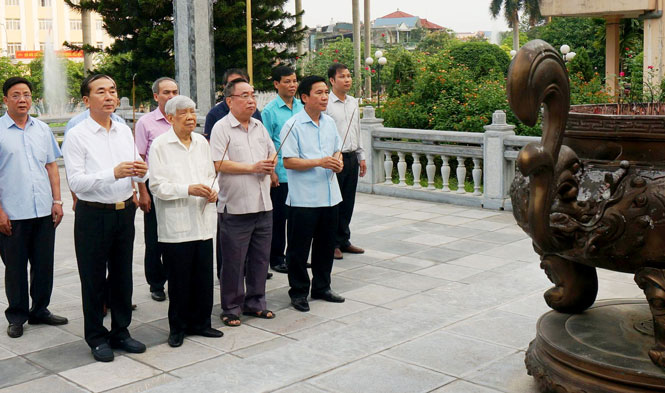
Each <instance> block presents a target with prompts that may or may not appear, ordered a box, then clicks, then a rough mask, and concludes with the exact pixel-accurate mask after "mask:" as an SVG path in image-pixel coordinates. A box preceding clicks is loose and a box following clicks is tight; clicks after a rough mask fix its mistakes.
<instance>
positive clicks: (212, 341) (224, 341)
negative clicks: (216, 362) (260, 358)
mask: <svg viewBox="0 0 665 393" xmlns="http://www.w3.org/2000/svg"><path fill="white" fill-rule="evenodd" d="M220 330H222V331H223V332H224V336H223V337H222V338H221V339H220V338H210V337H201V336H188V337H187V339H188V340H192V341H194V342H197V343H199V344H203V345H206V346H208V347H211V348H215V349H218V350H220V351H224V352H233V351H237V350H239V349H243V348H247V347H250V346H252V345H256V344H259V343H262V342H265V341H269V340H273V339H275V338H277V337H279V336H278V335H276V334H273V333H270V332H267V331H265V330H262V329H257V328H255V327H252V326H250V325H248V324H246V323H245V324H243V325H241V326H239V327H229V326H223V327H222V328H220Z"/></svg>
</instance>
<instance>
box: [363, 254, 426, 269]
mask: <svg viewBox="0 0 665 393" xmlns="http://www.w3.org/2000/svg"><path fill="white" fill-rule="evenodd" d="M432 265H434V262H433V261H430V260H427V259H417V258H411V257H397V258H394V259H389V260H385V261H381V262H378V263H376V264H375V265H374V266H379V267H385V268H387V269H393V270H399V271H403V272H414V271H416V270H420V269H424V268H427V267H430V266H432Z"/></svg>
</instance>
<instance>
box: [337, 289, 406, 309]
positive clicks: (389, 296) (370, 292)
mask: <svg viewBox="0 0 665 393" xmlns="http://www.w3.org/2000/svg"><path fill="white" fill-rule="evenodd" d="M342 295H343V296H344V297H346V298H348V299H352V300H356V301H359V302H363V303H368V304H374V305H381V304H385V303H388V302H391V301H393V300H395V299H399V298H401V297H405V296H408V295H409V292H407V291H403V290H401V289H395V288H389V287H385V286H383V285H376V284H368V285H366V286H364V287H362V288H359V289H354V290H352V291H348V292H344V293H343V294H342Z"/></svg>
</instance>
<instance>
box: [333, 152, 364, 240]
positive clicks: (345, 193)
mask: <svg viewBox="0 0 665 393" xmlns="http://www.w3.org/2000/svg"><path fill="white" fill-rule="evenodd" d="M342 157H343V160H344V169H342V171H341V172H340V173H338V174H337V182H338V183H339V190H340V192H341V193H342V202H340V204H339V205H338V206H339V222H338V224H337V231H336V232H335V247H336V248H343V247H348V246H350V245H351V241H350V239H351V229H349V224H351V216H352V215H353V206H354V205H355V203H356V188H357V187H358V168H359V165H358V155H357V154H356V153H355V152H351V153H342Z"/></svg>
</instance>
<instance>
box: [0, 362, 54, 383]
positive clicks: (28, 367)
mask: <svg viewBox="0 0 665 393" xmlns="http://www.w3.org/2000/svg"><path fill="white" fill-rule="evenodd" d="M47 374H48V371H47V370H45V369H43V368H41V367H39V366H35V365H33V364H31V363H30V362H28V361H27V360H25V359H23V358H20V357H13V358H9V359H5V360H0V388H4V387H7V386H12V385H17V384H21V383H24V382H27V381H31V380H33V379H37V378H40V377H43V376H46V375H47Z"/></svg>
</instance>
